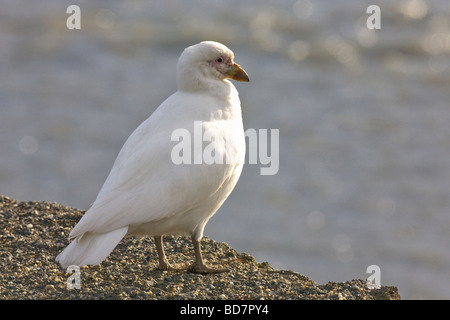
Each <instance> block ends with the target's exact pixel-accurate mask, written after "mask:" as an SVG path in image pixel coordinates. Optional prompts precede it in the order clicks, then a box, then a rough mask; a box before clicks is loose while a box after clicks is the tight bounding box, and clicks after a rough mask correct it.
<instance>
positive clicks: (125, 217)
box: [70, 96, 234, 238]
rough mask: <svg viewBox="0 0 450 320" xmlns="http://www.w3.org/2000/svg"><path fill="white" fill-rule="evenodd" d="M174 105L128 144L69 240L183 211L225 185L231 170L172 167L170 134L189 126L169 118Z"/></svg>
mask: <svg viewBox="0 0 450 320" xmlns="http://www.w3.org/2000/svg"><path fill="white" fill-rule="evenodd" d="M172 97H173V96H172ZM174 103H179V99H170V98H169V99H168V100H166V102H164V103H163V104H165V105H164V106H163V105H162V106H160V108H158V110H156V111H155V112H154V114H153V115H152V116H151V117H150V118H148V119H147V120H146V121H144V122H143V123H142V124H141V125H140V126H139V127H138V128H137V129H136V130H135V131H134V132H133V134H132V135H131V136H130V137H129V138H128V140H127V142H126V143H125V144H124V146H123V148H122V150H121V151H120V153H119V155H118V157H117V159H116V161H115V163H114V165H113V168H112V170H111V172H110V174H109V176H108V178H107V180H106V181H105V183H104V185H103V187H102V189H101V191H100V192H99V194H98V196H97V199H96V201H95V202H94V203H93V205H92V207H91V208H90V209H89V210H88V211H87V212H86V213H85V215H84V216H83V217H82V219H81V220H80V221H79V223H78V224H77V225H76V226H75V227H74V229H73V230H72V232H71V233H70V237H71V238H74V237H79V236H81V235H82V234H84V233H85V232H98V233H103V232H109V231H111V230H115V229H117V228H120V227H123V226H126V225H130V224H136V223H144V222H149V221H155V220H159V219H162V218H166V217H169V216H171V215H174V214H177V213H181V212H184V211H188V210H189V209H191V208H194V207H196V206H198V205H199V204H200V203H202V202H203V201H205V200H206V199H207V198H209V197H210V196H212V195H213V194H215V193H216V192H217V190H218V189H220V188H221V186H222V184H223V183H224V181H226V180H228V179H229V177H230V175H232V172H233V170H234V165H195V164H180V165H176V164H174V163H173V162H172V160H171V151H172V148H173V146H174V145H175V144H176V142H172V141H171V134H172V132H173V130H175V129H176V128H180V127H183V126H184V127H189V126H192V125H193V123H192V122H193V121H192V120H188V119H186V117H185V116H184V117H183V116H180V115H179V112H176V113H177V114H176V115H174V114H173V111H174V110H177V109H176V108H173V109H174V110H173V109H171V104H174ZM164 109H165V111H164ZM162 111H164V112H162ZM189 119H190V117H189ZM191 132H192V131H191Z"/></svg>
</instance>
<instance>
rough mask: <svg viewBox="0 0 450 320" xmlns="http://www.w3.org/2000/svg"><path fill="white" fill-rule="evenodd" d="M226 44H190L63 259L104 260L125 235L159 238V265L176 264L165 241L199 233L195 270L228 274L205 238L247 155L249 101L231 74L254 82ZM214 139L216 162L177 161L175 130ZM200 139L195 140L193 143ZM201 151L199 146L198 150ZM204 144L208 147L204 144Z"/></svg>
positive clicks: (195, 238) (63, 261)
mask: <svg viewBox="0 0 450 320" xmlns="http://www.w3.org/2000/svg"><path fill="white" fill-rule="evenodd" d="M233 59H234V54H233V52H232V51H231V50H230V49H228V48H227V47H226V46H224V45H222V44H220V43H217V42H213V41H204V42H201V43H199V44H197V45H194V46H191V47H188V48H186V49H185V50H184V51H183V53H182V54H181V56H180V58H179V60H178V64H177V89H178V91H177V92H176V93H174V94H173V95H172V96H170V97H169V98H168V99H167V100H165V101H164V102H163V103H162V104H161V105H160V106H159V107H158V108H157V109H156V110H155V112H154V113H153V114H152V115H151V116H150V117H149V118H148V119H147V120H145V121H144V122H143V123H142V124H141V125H140V126H139V127H138V128H137V129H136V130H135V131H134V132H133V133H132V134H131V136H130V137H129V138H128V140H127V141H126V142H125V144H124V146H123V147H122V150H121V151H120V153H119V155H118V157H117V159H116V161H115V163H114V165H113V168H112V169H111V172H110V174H109V176H108V178H107V179H106V181H105V183H104V185H103V187H102V189H101V190H100V192H99V194H98V196H97V199H96V200H95V202H94V203H93V204H92V206H91V207H90V208H89V210H87V211H86V213H85V214H84V216H83V217H82V218H81V219H80V221H79V222H78V224H77V225H76V226H75V227H74V228H73V230H72V231H71V232H70V235H69V238H70V239H74V240H73V241H72V243H70V244H69V245H68V246H67V247H66V248H65V249H64V251H63V252H61V253H60V254H59V255H58V256H57V257H56V261H58V262H59V263H60V264H61V265H62V266H63V267H64V268H66V267H67V266H69V265H78V266H82V265H95V264H99V263H100V262H101V261H103V260H104V259H105V258H106V257H107V256H108V255H109V254H110V252H111V251H112V250H113V249H114V248H115V246H116V245H117V244H118V243H119V242H120V240H121V239H122V238H123V237H124V236H134V235H136V236H144V235H152V236H155V243H156V247H157V251H158V258H159V268H160V269H164V270H167V269H173V267H172V266H171V265H170V264H169V263H168V261H167V259H166V257H165V254H164V249H163V245H162V236H163V235H165V234H189V235H191V236H192V241H193V244H194V251H195V257H196V260H195V262H194V264H193V265H192V266H191V267H190V270H191V271H193V272H199V273H209V272H222V271H225V269H216V268H212V267H208V266H207V265H206V264H205V263H204V262H203V259H202V255H201V251H200V240H201V238H202V237H203V230H204V227H205V225H206V223H207V222H208V220H209V219H210V218H211V217H212V216H213V215H214V213H215V212H216V211H217V210H218V209H219V208H220V206H221V205H222V203H223V202H224V201H225V199H226V198H227V197H228V195H229V194H230V193H231V191H232V190H233V188H234V187H235V185H236V183H237V181H238V179H239V176H240V174H241V171H242V166H243V164H244V159H245V138H244V130H243V125H242V115H241V106H240V101H239V95H238V92H237V90H236V88H235V87H234V86H233V84H231V82H230V81H228V80H226V79H234V80H238V81H249V80H248V76H247V74H246V73H245V71H244V70H243V69H242V68H241V67H240V66H239V65H238V64H236V63H234V61H233ZM199 123H200V124H201V129H202V132H203V133H204V132H208V136H209V137H212V138H211V139H212V140H211V141H213V146H214V152H215V156H219V157H221V158H223V159H226V161H224V163H214V164H205V163H202V164H194V163H182V164H175V163H174V161H172V159H171V153H172V149H173V147H174V146H175V145H176V144H177V143H178V142H177V141H172V139H171V137H172V133H173V132H174V131H175V130H177V129H183V130H187V131H186V132H189V133H190V135H191V137H194V127H195V125H196V124H197V125H198V124H199ZM193 143H195V141H193ZM193 150H195V148H193ZM202 150H203V149H202Z"/></svg>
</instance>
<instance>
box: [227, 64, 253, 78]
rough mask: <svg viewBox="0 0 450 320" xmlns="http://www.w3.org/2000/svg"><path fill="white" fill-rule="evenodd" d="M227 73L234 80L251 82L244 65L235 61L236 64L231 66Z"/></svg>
mask: <svg viewBox="0 0 450 320" xmlns="http://www.w3.org/2000/svg"><path fill="white" fill-rule="evenodd" d="M226 74H227V75H229V76H230V79H232V80H236V81H245V82H249V81H250V79H249V78H248V75H247V73H246V72H245V70H244V69H242V67H241V66H240V65H238V64H237V63H235V64H234V65H232V66H230V67H229V68H228V70H227V72H226Z"/></svg>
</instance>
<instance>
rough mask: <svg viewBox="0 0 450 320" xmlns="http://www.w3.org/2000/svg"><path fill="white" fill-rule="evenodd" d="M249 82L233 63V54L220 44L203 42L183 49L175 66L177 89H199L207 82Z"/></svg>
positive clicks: (241, 70)
mask: <svg viewBox="0 0 450 320" xmlns="http://www.w3.org/2000/svg"><path fill="white" fill-rule="evenodd" d="M226 79H232V80H236V81H250V80H249V78H248V75H247V73H246V72H245V71H244V69H243V68H242V67H241V66H240V65H238V64H237V63H235V62H234V53H233V51H231V50H230V49H228V48H227V47H226V46H224V45H223V44H221V43H218V42H214V41H203V42H200V43H198V44H196V45H193V46H190V47H187V48H186V49H184V51H183V53H182V54H181V56H180V58H179V59H178V64H177V84H178V89H183V88H191V89H195V88H198V89H200V88H201V87H202V85H204V84H205V83H207V82H209V81H223V80H226Z"/></svg>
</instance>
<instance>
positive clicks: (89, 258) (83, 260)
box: [55, 227, 128, 269]
mask: <svg viewBox="0 0 450 320" xmlns="http://www.w3.org/2000/svg"><path fill="white" fill-rule="evenodd" d="M127 232H128V227H123V228H121V229H117V230H114V231H111V232H107V233H90V232H87V233H85V234H83V236H82V237H81V238H78V239H75V240H73V241H72V242H71V243H70V244H69V245H68V246H67V247H66V248H65V249H64V250H63V251H62V252H61V253H60V254H59V255H58V256H57V257H56V259H55V260H56V261H57V262H59V263H60V264H61V266H62V267H63V268H64V269H65V268H67V267H68V266H71V265H76V266H80V267H81V266H85V265H96V264H99V263H100V262H102V261H103V260H105V259H106V257H107V256H108V255H109V254H110V253H111V251H112V250H113V249H114V248H115V247H116V246H117V244H118V243H119V242H120V240H122V238H123V237H124V236H125V235H126V234H127Z"/></svg>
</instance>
